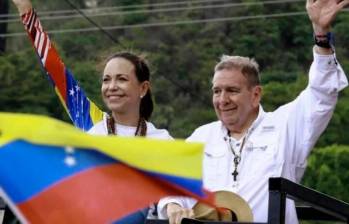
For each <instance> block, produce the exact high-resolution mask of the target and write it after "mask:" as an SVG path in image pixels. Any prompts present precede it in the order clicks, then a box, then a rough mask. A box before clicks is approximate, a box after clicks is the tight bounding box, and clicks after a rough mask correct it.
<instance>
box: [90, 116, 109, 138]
mask: <svg viewBox="0 0 349 224" xmlns="http://www.w3.org/2000/svg"><path fill="white" fill-rule="evenodd" d="M105 119H106V118H105V115H103V119H102V120H101V121H99V122H97V123H96V124H95V125H93V126H92V128H90V130H88V131H87V133H89V134H91V135H108V131H107V127H106V122H105Z"/></svg>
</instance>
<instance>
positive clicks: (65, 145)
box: [0, 113, 204, 223]
mask: <svg viewBox="0 0 349 224" xmlns="http://www.w3.org/2000/svg"><path fill="white" fill-rule="evenodd" d="M201 161H202V145H200V144H193V143H190V144H189V143H185V142H183V141H164V140H150V139H144V138H121V137H115V136H111V137H110V136H91V135H88V134H85V133H83V132H81V131H80V130H78V129H76V128H74V127H72V126H71V125H68V124H66V123H64V122H61V121H57V120H53V119H50V118H47V117H43V116H34V115H23V114H9V113H0V194H1V197H4V198H5V199H6V201H7V203H9V204H10V205H11V207H12V209H13V210H14V211H15V213H16V215H17V216H18V217H19V218H20V220H21V221H22V222H24V223H26V222H30V223H109V222H113V221H115V220H117V219H119V218H121V217H123V216H125V215H127V214H130V213H132V212H134V211H136V210H137V209H139V208H143V207H146V206H147V205H149V204H150V203H151V202H155V201H157V200H159V199H160V198H161V197H164V196H168V195H187V196H191V197H196V198H198V197H202V196H204V193H203V192H202V182H201V175H202V174H201Z"/></svg>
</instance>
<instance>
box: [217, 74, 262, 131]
mask: <svg viewBox="0 0 349 224" xmlns="http://www.w3.org/2000/svg"><path fill="white" fill-rule="evenodd" d="M212 84H213V86H212V90H213V97H212V101H213V106H214V108H215V111H216V114H217V117H218V119H219V120H221V121H222V122H223V124H224V126H225V127H226V128H228V129H229V130H234V129H237V130H239V129H241V128H245V127H246V125H248V122H249V121H250V119H252V117H253V116H254V113H255V112H256V110H257V111H258V107H259V102H260V98H261V87H260V86H259V85H257V86H254V87H249V85H248V81H247V79H246V78H245V76H244V75H243V74H242V73H241V71H240V70H237V69H229V70H228V69H223V70H220V71H216V72H215V74H214V76H213V81H212Z"/></svg>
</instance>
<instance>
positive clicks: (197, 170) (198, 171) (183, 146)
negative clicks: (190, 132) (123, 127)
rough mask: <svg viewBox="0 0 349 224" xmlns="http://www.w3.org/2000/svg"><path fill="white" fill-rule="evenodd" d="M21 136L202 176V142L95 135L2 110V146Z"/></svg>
mask: <svg viewBox="0 0 349 224" xmlns="http://www.w3.org/2000/svg"><path fill="white" fill-rule="evenodd" d="M18 139H22V140H26V141H28V142H31V143H35V144H45V145H54V146H71V147H78V148H86V149H96V150H98V151H100V152H103V153H105V154H107V155H109V156H111V157H113V158H115V159H118V160H121V161H123V162H125V163H127V164H129V165H131V166H134V167H136V168H139V169H142V170H146V171H152V172H160V173H164V174H169V175H176V176H181V177H187V178H194V179H201V177H202V168H201V164H202V156H203V145H202V144H198V143H186V142H184V141H182V140H176V141H172V140H170V141H166V140H154V139H146V138H125V137H115V136H93V135H89V134H86V133H84V132H82V131H80V130H79V129H77V128H75V127H74V126H72V125H70V124H67V123H64V122H62V121H58V120H55V119H52V118H48V117H45V116H40V115H28V114H12V113H1V112H0V146H1V145H3V144H6V143H8V142H10V141H13V140H18ZM0 150H1V149H0Z"/></svg>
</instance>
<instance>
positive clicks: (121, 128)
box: [13, 0, 172, 224]
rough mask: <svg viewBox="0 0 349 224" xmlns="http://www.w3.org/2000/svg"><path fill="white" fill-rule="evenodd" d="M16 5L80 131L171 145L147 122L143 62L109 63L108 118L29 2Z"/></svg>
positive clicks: (135, 218)
mask: <svg viewBox="0 0 349 224" xmlns="http://www.w3.org/2000/svg"><path fill="white" fill-rule="evenodd" d="M13 2H14V3H15V5H16V6H17V9H18V11H19V13H20V15H21V17H22V21H23V24H24V26H25V29H26V31H27V33H28V36H29V38H30V39H31V41H32V44H33V46H34V48H35V51H36V53H37V54H38V56H39V57H40V62H41V64H42V66H43V68H44V69H45V70H46V72H47V74H48V77H49V79H50V80H51V81H52V84H53V85H54V87H55V90H56V93H57V95H58V96H59V98H60V100H61V102H62V104H63V106H64V107H65V109H66V110H67V112H68V114H69V116H70V118H71V119H72V121H73V123H74V125H75V126H76V127H79V128H81V129H83V130H84V131H88V133H91V134H95V135H119V136H143V137H149V138H157V139H172V137H171V136H170V135H169V133H168V132H167V131H166V130H163V129H157V128H155V127H154V125H153V124H152V123H150V122H148V120H149V118H150V116H151V114H152V112H153V101H152V97H151V91H150V81H149V78H150V72H149V68H148V66H147V64H146V62H145V60H144V59H142V58H141V57H139V56H137V55H134V54H132V53H128V52H121V53H117V54H114V55H112V56H111V57H109V58H108V59H107V62H106V66H105V68H104V72H103V78H102V86H101V93H102V98H103V101H104V103H105V104H106V106H107V108H108V109H109V110H110V111H111V113H110V115H109V114H107V113H104V112H102V111H101V110H100V109H99V108H98V107H97V106H96V105H95V104H94V103H93V102H92V101H90V100H89V99H88V98H87V97H86V96H85V94H84V91H83V90H82V89H81V88H80V86H79V85H78V83H77V82H76V81H75V79H74V77H73V75H72V74H71V72H70V71H69V70H68V69H67V68H66V67H65V65H64V63H63V62H62V60H61V59H60V57H59V55H58V53H57V51H56V49H55V48H54V46H53V45H52V44H51V41H50V38H49V36H48V35H47V33H46V32H45V31H44V30H43V28H42V26H41V23H40V21H39V19H38V17H37V15H36V13H35V11H34V9H33V8H32V4H31V2H30V0H13ZM148 210H149V209H148V208H147V209H144V210H142V211H139V212H137V213H135V214H133V215H131V216H129V217H126V218H125V219H123V220H120V221H118V222H117V223H128V224H130V223H131V224H132V223H137V224H138V223H142V222H144V220H145V218H146V216H147V214H148ZM151 213H152V212H149V214H151Z"/></svg>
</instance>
